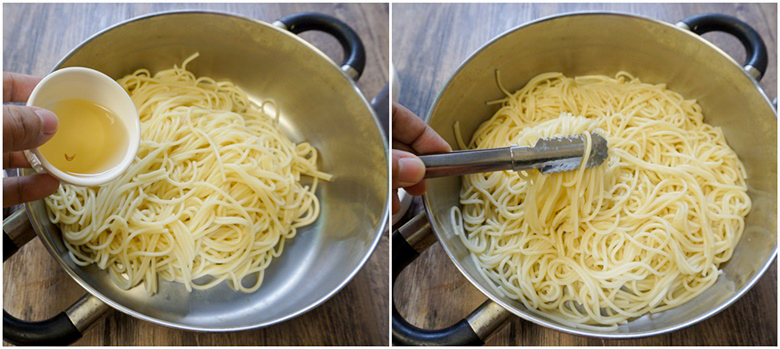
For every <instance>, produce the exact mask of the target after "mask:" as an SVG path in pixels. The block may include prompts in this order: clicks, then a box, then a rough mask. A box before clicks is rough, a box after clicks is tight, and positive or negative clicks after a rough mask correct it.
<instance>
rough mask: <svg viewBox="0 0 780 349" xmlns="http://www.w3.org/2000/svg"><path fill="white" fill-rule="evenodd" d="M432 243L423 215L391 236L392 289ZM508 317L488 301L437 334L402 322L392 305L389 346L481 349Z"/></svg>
mask: <svg viewBox="0 0 780 349" xmlns="http://www.w3.org/2000/svg"><path fill="white" fill-rule="evenodd" d="M434 242H436V237H435V236H434V235H433V233H432V231H431V224H430V222H428V220H427V218H426V217H425V212H423V213H420V214H418V215H417V216H415V217H414V218H412V219H411V220H410V221H409V222H407V223H406V224H404V225H403V226H402V227H401V228H399V229H398V230H396V231H394V232H393V235H392V243H393V285H395V280H396V279H397V278H398V275H399V274H401V271H403V270H404V268H406V266H408V265H409V264H411V263H412V262H413V261H414V260H415V259H417V257H418V256H419V255H420V253H422V252H423V251H425V250H426V249H427V248H428V247H430V246H431V245H433V243H434ZM510 315H511V313H510V312H509V311H507V310H506V309H504V308H503V307H501V306H500V305H498V304H497V303H495V302H493V301H491V300H489V299H488V300H487V301H485V302H484V303H482V305H480V306H479V307H478V308H477V309H476V310H474V311H473V312H471V314H469V315H468V316H466V318H464V319H463V320H460V321H458V322H457V323H456V324H454V325H452V326H450V327H447V328H443V329H439V330H426V329H421V328H419V327H416V326H414V325H412V324H410V323H409V322H408V321H406V319H404V318H403V316H401V313H399V312H398V309H397V308H396V306H395V301H393V344H394V345H418V346H419V345H437V346H442V345H460V346H462V345H482V344H484V343H485V339H487V337H488V336H490V334H492V333H493V332H495V330H497V329H498V328H499V327H500V326H501V325H502V324H503V323H504V322H505V321H506V320H507V319H508V318H509V317H510Z"/></svg>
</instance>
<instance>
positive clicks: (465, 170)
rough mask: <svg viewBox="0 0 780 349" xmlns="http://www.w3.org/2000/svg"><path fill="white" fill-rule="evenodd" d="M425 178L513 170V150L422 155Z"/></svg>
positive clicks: (482, 150) (464, 151)
mask: <svg viewBox="0 0 780 349" xmlns="http://www.w3.org/2000/svg"><path fill="white" fill-rule="evenodd" d="M420 160H422V162H423V163H424V164H425V178H435V177H447V176H460V175H465V174H471V173H478V172H492V171H505V170H511V169H512V149H511V148H509V147H506V148H494V149H476V150H461V151H453V152H449V153H441V154H432V155H421V156H420Z"/></svg>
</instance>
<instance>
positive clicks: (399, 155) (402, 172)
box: [392, 149, 425, 188]
mask: <svg viewBox="0 0 780 349" xmlns="http://www.w3.org/2000/svg"><path fill="white" fill-rule="evenodd" d="M392 166H393V188H399V187H410V186H413V185H415V184H417V183H420V181H422V180H423V176H425V164H423V162H422V160H420V158H418V157H417V156H416V155H414V154H412V153H409V152H405V151H403V150H397V149H393V163H392Z"/></svg>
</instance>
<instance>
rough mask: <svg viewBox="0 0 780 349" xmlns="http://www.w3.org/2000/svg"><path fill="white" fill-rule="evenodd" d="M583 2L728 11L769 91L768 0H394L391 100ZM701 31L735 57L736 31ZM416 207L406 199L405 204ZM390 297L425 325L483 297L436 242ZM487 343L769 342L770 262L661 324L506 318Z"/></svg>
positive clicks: (445, 322)
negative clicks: (700, 318)
mask: <svg viewBox="0 0 780 349" xmlns="http://www.w3.org/2000/svg"><path fill="white" fill-rule="evenodd" d="M583 10H602V11H620V12H629V13H634V14H639V15H644V16H647V17H652V18H657V19H660V20H664V21H668V22H671V23H676V22H677V21H679V20H680V19H683V18H685V17H687V16H691V15H694V14H702V13H710V12H715V13H724V14H730V15H734V16H736V17H738V18H740V19H742V20H744V21H746V22H747V23H750V24H751V25H752V26H753V28H755V29H756V30H757V31H758V32H759V33H760V34H761V36H762V38H763V39H764V41H765V42H766V44H767V46H768V48H769V59H770V63H769V69H768V70H767V72H766V75H765V76H764V78H763V80H762V81H761V86H762V87H763V88H764V89H765V90H766V92H767V94H768V95H769V97H770V99H774V98H775V97H776V96H777V5H776V4H761V5H751V4H736V5H735V4H661V5H658V4H587V3H583V4H455V5H453V4H443V5H441V4H436V5H418V4H394V5H393V23H392V30H393V42H392V44H393V64H394V65H395V69H397V71H398V75H399V76H400V79H399V80H400V82H401V94H400V102H401V103H402V104H404V105H406V106H407V107H409V109H411V110H412V111H413V112H415V113H417V114H418V115H423V114H424V113H425V112H426V111H427V110H428V108H429V107H430V106H431V104H432V103H433V100H434V98H435V97H436V94H437V93H438V91H439V89H440V88H441V87H442V86H444V84H445V82H446V80H447V78H448V77H449V76H450V75H452V73H453V72H454V71H455V69H456V68H457V67H458V66H459V65H460V63H461V62H462V61H463V60H464V59H466V58H467V57H468V56H469V55H470V54H471V53H473V52H474V51H476V50H477V49H478V48H480V47H481V46H482V45H483V44H485V43H486V42H488V41H489V40H490V39H492V38H493V37H495V36H497V35H499V34H501V33H503V32H504V31H506V30H509V29H511V28H514V27H516V26H518V25H521V24H523V23H525V22H528V21H530V20H533V19H536V18H540V17H545V16H549V15H553V14H557V13H564V12H572V11H583ZM705 38H707V39H709V40H712V41H713V42H714V43H715V44H716V45H718V46H719V47H721V48H723V49H724V50H725V51H726V52H727V53H729V54H731V55H733V57H735V59H736V60H737V61H738V62H741V61H743V59H744V56H745V53H744V50H743V49H742V47H741V45H740V44H739V41H737V40H736V39H734V38H732V37H729V36H728V35H725V34H720V33H713V34H706V35H705ZM421 209H422V208H421V206H420V201H419V199H416V201H415V204H414V206H413V207H412V209H411V210H412V211H419V210H421ZM412 213H413V212H410V213H409V214H407V216H406V217H405V218H407V219H408V217H409V215H410V214H412ZM393 298H394V300H395V302H396V305H398V307H399V311H400V312H401V314H403V315H404V316H406V318H407V320H409V321H410V322H411V323H413V324H415V325H417V326H420V327H423V328H429V329H433V328H442V327H445V326H449V325H451V324H453V323H455V322H456V321H458V320H460V319H462V318H463V317H464V316H465V315H466V314H468V313H469V312H471V311H472V310H473V309H474V308H476V307H477V306H478V305H479V304H481V303H482V302H483V301H484V300H485V299H487V298H486V297H485V296H484V295H483V294H482V293H480V292H479V291H478V290H477V288H475V287H474V286H472V285H471V284H470V283H469V282H468V281H467V280H466V279H465V278H464V277H463V276H462V275H461V273H460V272H459V271H458V269H457V268H456V267H455V266H454V264H453V263H452V262H450V260H449V258H448V257H447V255H446V253H445V252H444V250H443V249H442V248H441V247H440V246H439V244H434V245H433V247H431V248H430V249H428V250H427V251H425V252H424V253H423V254H422V255H421V256H420V257H419V258H418V259H417V260H416V261H415V262H414V263H413V264H412V265H411V266H409V267H408V268H407V269H406V270H405V271H404V272H403V274H401V276H400V277H399V280H398V283H397V284H396V286H395V288H394V292H393ZM487 344H489V345H567V346H575V345H576V346H579V345H622V346H633V345H773V346H774V345H777V263H775V264H774V265H773V266H772V267H771V269H770V270H769V271H768V272H767V273H766V274H765V275H764V276H763V277H762V278H761V280H760V281H759V282H758V284H757V285H756V286H755V287H753V289H752V290H750V292H748V293H747V294H746V295H745V296H743V297H742V298H741V299H740V300H739V301H737V302H736V303H735V304H733V305H732V306H730V307H729V308H728V309H726V310H724V311H723V312H721V313H720V314H718V315H715V316H714V317H712V318H710V319H708V320H705V321H704V322H702V323H699V324H697V325H694V326H692V327H689V328H687V329H683V330H680V331H677V332H674V333H671V334H666V335H659V336H655V337H651V338H642V339H635V340H602V339H593V338H586V337H580V336H573V335H568V334H564V333H561V332H557V331H553V330H549V329H546V328H544V327H542V326H538V325H534V324H531V323H529V322H526V321H522V320H520V319H519V318H512V319H511V320H509V321H508V323H507V324H506V325H505V326H504V327H503V328H501V329H499V330H498V331H497V332H496V333H495V334H494V335H493V336H492V337H491V338H490V339H489V340H488V343H487Z"/></svg>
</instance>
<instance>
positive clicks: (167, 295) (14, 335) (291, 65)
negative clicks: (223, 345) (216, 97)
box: [3, 12, 390, 344]
mask: <svg viewBox="0 0 780 349" xmlns="http://www.w3.org/2000/svg"><path fill="white" fill-rule="evenodd" d="M307 30H320V31H325V32H327V33H329V34H331V35H333V36H335V37H336V38H337V39H338V40H339V42H340V43H341V45H342V46H343V47H344V51H345V54H344V57H345V59H344V62H343V63H342V64H341V65H337V64H335V63H334V62H333V61H332V60H331V59H329V58H328V57H327V56H325V55H324V54H323V53H322V52H320V51H319V50H318V49H316V48H315V47H313V46H312V45H310V44H309V43H307V42H306V41H304V40H302V39H300V38H299V37H298V36H297V35H295V34H296V33H300V32H303V31H307ZM195 52H199V53H200V57H199V58H197V59H196V60H195V61H193V62H192V63H190V65H188V68H189V69H190V70H191V71H193V72H194V73H195V74H196V75H202V76H209V77H212V78H215V79H216V80H223V79H226V80H230V81H233V82H234V83H236V84H237V85H238V86H239V87H241V88H242V89H244V90H245V91H246V92H247V93H248V94H249V95H250V97H251V98H254V99H266V98H273V99H274V100H275V101H276V103H277V104H278V105H279V107H280V110H281V112H282V115H281V121H280V125H281V127H282V129H283V131H284V132H285V134H287V135H288V136H289V137H290V138H291V139H292V140H293V141H296V142H297V141H303V140H306V141H307V142H309V143H311V144H312V145H313V146H314V147H315V148H317V150H318V151H319V154H320V159H321V163H320V166H321V168H322V170H324V171H326V172H329V173H332V174H333V175H334V177H333V180H332V181H331V182H328V183H325V184H323V185H321V186H320V187H318V190H317V196H318V198H319V199H320V202H321V204H322V205H321V207H322V210H321V213H320V217H319V218H318V219H317V221H316V222H314V223H313V224H311V225H310V226H307V227H305V228H303V229H300V230H299V231H298V234H297V236H296V237H295V238H294V239H292V240H291V241H289V243H288V244H286V245H285V251H284V253H283V254H282V255H281V257H280V258H278V259H276V260H274V261H273V263H271V266H270V267H269V269H268V271H267V272H266V275H265V280H264V282H263V285H262V287H261V288H260V289H259V290H258V291H257V292H255V293H252V294H245V293H240V292H235V291H233V290H231V289H230V288H229V287H228V286H227V285H226V284H221V285H219V286H217V287H215V288H212V289H209V290H205V291H193V292H191V293H188V292H187V291H186V290H185V288H184V287H183V286H182V285H181V284H177V283H168V282H161V284H160V288H159V292H158V293H157V294H155V295H154V296H152V297H149V296H147V295H146V293H145V291H144V289H143V286H137V287H135V288H133V289H131V290H129V291H123V290H121V289H119V288H118V287H116V286H115V285H114V284H113V283H112V282H111V280H110V278H109V276H108V273H107V272H104V271H101V270H99V269H98V268H97V267H96V266H94V265H92V266H89V267H79V266H77V265H75V264H74V263H73V261H72V260H71V259H70V258H68V257H67V251H66V249H65V246H64V245H63V243H62V239H61V235H60V232H59V230H58V228H57V227H56V226H54V225H53V224H51V223H50V222H49V220H48V219H47V216H46V211H45V210H46V208H45V205H44V203H43V201H36V202H31V203H28V204H26V209H25V210H23V211H20V212H19V213H17V214H15V215H14V216H13V217H10V218H8V219H6V220H4V222H3V229H4V231H5V233H6V234H5V235H4V239H5V245H6V246H5V247H6V249H4V259H5V258H7V257H8V256H9V253H5V252H11V253H12V252H13V251H8V248H9V246H10V247H14V246H21V245H23V244H24V243H25V242H27V241H28V240H29V239H31V238H32V237H34V236H35V235H34V234H32V232H33V230H34V232H35V233H37V236H38V237H39V238H40V239H41V241H42V242H43V244H44V245H45V246H46V248H47V249H48V251H49V252H50V254H51V255H52V256H53V257H54V258H55V259H56V260H57V261H58V262H59V263H60V265H61V266H62V267H63V268H64V269H65V271H66V272H67V273H68V274H69V275H70V276H71V277H73V279H75V280H76V281H77V282H78V283H79V284H80V285H81V286H82V287H84V289H86V290H87V291H88V293H87V295H86V296H84V298H82V299H81V300H80V301H79V302H77V303H76V304H75V305H74V306H72V307H70V308H69V309H68V310H67V311H65V312H63V313H61V314H60V315H58V316H57V317H55V318H53V319H50V320H47V321H44V322H39V323H30V322H25V321H21V320H19V319H16V318H14V317H12V316H10V315H9V314H7V313H4V316H3V335H4V339H5V340H6V341H9V342H12V343H18V344H50V343H58V344H64V343H69V342H72V341H74V340H75V339H78V338H79V337H80V336H81V332H82V331H84V330H85V329H86V328H87V327H88V326H89V325H90V324H91V323H92V322H94V320H95V319H96V318H97V317H99V316H100V314H102V313H103V312H105V311H106V310H107V309H109V308H115V309H117V310H119V311H122V312H124V313H126V314H129V315H131V316H134V317H137V318H139V319H143V320H147V321H150V322H153V323H156V324H161V325H165V326H169V327H174V328H179V329H186V330H199V331H235V330H244V329H251V328H257V327H263V326H268V325H272V324H275V323H278V322H281V321H284V320H287V319H290V318H292V317H295V316H297V315H300V314H303V313H305V312H306V311H308V310H311V309H312V308H314V307H316V306H317V305H319V304H321V303H323V302H325V300H327V299H328V298H330V297H331V296H333V295H334V294H335V293H337V292H338V291H339V290H340V289H341V288H342V287H344V285H346V284H347V283H348V282H349V281H350V280H351V279H352V277H353V276H354V275H355V274H356V273H357V272H358V271H359V270H360V268H361V267H362V266H363V264H364V263H365V262H366V261H367V260H368V258H369V256H370V255H371V253H372V252H373V251H374V248H375V247H376V245H377V243H378V242H379V240H380V237H381V232H382V231H383V229H384V226H385V224H386V222H387V218H388V202H389V201H388V197H389V190H390V188H389V185H388V169H387V141H386V138H385V136H384V135H383V131H382V130H381V128H380V125H379V123H378V121H377V119H376V118H375V113H374V111H373V109H372V107H371V105H369V103H368V101H367V100H366V98H365V97H364V96H363V95H362V93H361V92H360V90H359V89H358V87H357V86H356V84H355V80H357V79H358V77H359V76H360V73H361V72H362V70H363V67H364V64H365V52H364V49H363V45H362V43H361V41H360V39H359V38H358V36H357V34H356V33H355V32H354V31H353V30H352V29H350V28H349V27H348V26H347V25H346V24H344V23H343V22H341V21H339V20H337V19H335V18H333V17H330V16H326V15H322V14H316V13H306V14H298V15H292V16H288V17H285V18H282V19H280V20H278V21H276V22H274V23H273V24H269V23H264V22H261V21H258V20H254V19H247V18H242V17H238V16H235V15H230V14H223V13H213V12H169V13H160V14H153V15H149V16H144V17H140V18H135V19H131V20H129V21H126V22H123V23H120V24H118V25H116V26H114V27H112V28H109V29H106V30H104V31H103V32H101V33H99V34H96V35H95V36H93V37H91V38H90V39H88V40H86V41H85V42H83V43H82V44H81V45H79V46H78V47H77V48H75V49H74V50H73V51H71V52H70V53H69V54H68V55H67V56H66V57H65V58H64V59H62V60H61V61H60V62H59V63H58V64H57V66H56V67H55V68H54V70H56V69H60V68H64V67H70V66H85V67H89V68H93V69H97V70H99V71H102V72H104V73H106V74H108V75H109V76H111V77H113V78H120V77H122V76H124V75H126V74H129V73H131V72H133V71H135V70H136V69H139V68H148V69H150V70H151V71H152V72H155V71H158V70H161V69H167V68H170V67H172V66H173V65H174V64H181V62H182V61H183V60H184V59H185V58H186V57H188V56H189V55H191V54H193V53H195ZM381 107H382V108H385V109H386V108H387V107H388V105H387V104H386V102H385V104H384V105H383V106H381Z"/></svg>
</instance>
